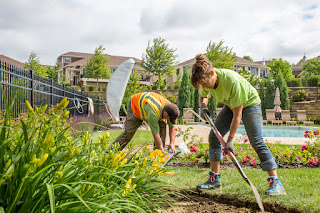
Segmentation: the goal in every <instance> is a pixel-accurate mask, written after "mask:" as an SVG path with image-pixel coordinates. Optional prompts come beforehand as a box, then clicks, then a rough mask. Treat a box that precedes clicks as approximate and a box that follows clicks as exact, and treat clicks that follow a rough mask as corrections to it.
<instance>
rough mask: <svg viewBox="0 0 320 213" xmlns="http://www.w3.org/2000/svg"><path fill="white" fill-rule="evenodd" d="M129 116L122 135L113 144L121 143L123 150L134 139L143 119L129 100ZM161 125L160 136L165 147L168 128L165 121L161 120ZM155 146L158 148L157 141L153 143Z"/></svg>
mask: <svg viewBox="0 0 320 213" xmlns="http://www.w3.org/2000/svg"><path fill="white" fill-rule="evenodd" d="M127 109H128V110H127V111H128V112H127V118H126V121H125V124H124V131H123V132H122V134H121V135H119V136H118V137H117V138H116V140H115V141H114V142H113V143H112V145H114V144H116V143H119V145H120V148H119V150H122V149H123V148H124V147H125V146H126V145H127V144H128V143H129V142H130V140H131V139H132V137H133V136H134V134H135V133H136V131H137V129H138V128H139V127H140V126H141V124H142V120H140V119H139V118H137V117H136V116H135V115H134V114H133V111H132V109H131V102H129V104H128V107H127ZM159 127H160V138H161V140H162V144H163V148H164V146H165V143H166V129H167V124H166V123H165V122H164V121H159ZM153 145H154V148H156V145H155V143H153Z"/></svg>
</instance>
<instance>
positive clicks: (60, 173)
mask: <svg viewBox="0 0 320 213" xmlns="http://www.w3.org/2000/svg"><path fill="white" fill-rule="evenodd" d="M62 176H63V173H62V172H60V171H59V172H57V177H58V179H60V178H62Z"/></svg>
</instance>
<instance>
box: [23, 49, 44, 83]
mask: <svg viewBox="0 0 320 213" xmlns="http://www.w3.org/2000/svg"><path fill="white" fill-rule="evenodd" d="M24 68H25V69H28V70H32V71H33V72H34V73H35V74H36V75H39V76H41V77H44V78H48V75H47V73H46V69H45V68H44V67H42V65H41V64H40V59H39V58H38V57H37V54H36V53H35V52H31V54H30V56H29V60H28V61H27V62H26V63H24Z"/></svg>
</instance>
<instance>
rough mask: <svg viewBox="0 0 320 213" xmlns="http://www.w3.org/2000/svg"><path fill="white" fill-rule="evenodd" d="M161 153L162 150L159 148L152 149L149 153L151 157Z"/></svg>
mask: <svg viewBox="0 0 320 213" xmlns="http://www.w3.org/2000/svg"><path fill="white" fill-rule="evenodd" d="M160 154H162V151H161V150H159V149H156V150H154V151H153V152H151V153H150V157H151V158H155V157H156V156H157V155H160Z"/></svg>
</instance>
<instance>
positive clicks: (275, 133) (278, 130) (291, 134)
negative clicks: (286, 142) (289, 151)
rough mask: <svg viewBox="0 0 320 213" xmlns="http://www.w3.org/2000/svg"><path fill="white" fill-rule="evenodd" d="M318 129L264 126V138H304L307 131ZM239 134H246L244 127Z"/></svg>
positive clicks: (241, 126) (241, 127) (239, 130)
mask: <svg viewBox="0 0 320 213" xmlns="http://www.w3.org/2000/svg"><path fill="white" fill-rule="evenodd" d="M317 129H318V128H317V127H303V126H263V132H262V134H263V137H280V138H304V134H305V131H306V130H317ZM237 133H238V134H246V130H245V129H244V126H243V125H240V126H239V127H238V130H237Z"/></svg>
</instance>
